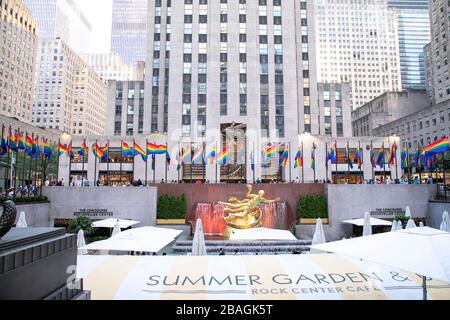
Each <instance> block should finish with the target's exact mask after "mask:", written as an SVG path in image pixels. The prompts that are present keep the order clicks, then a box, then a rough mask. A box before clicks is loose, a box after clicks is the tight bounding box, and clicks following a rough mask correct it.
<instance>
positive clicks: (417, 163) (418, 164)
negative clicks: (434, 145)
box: [414, 145, 423, 169]
mask: <svg viewBox="0 0 450 320" xmlns="http://www.w3.org/2000/svg"><path fill="white" fill-rule="evenodd" d="M414 165H415V166H416V169H419V168H422V166H423V162H422V155H421V152H420V146H419V145H417V147H416V152H414Z"/></svg>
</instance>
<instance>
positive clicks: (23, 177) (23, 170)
mask: <svg viewBox="0 0 450 320" xmlns="http://www.w3.org/2000/svg"><path fill="white" fill-rule="evenodd" d="M27 135H28V132H26V135H25V139H26V136H27ZM22 143H23V146H24V148H26V146H25V143H24V142H23V137H22ZM58 147H59V145H58ZM22 153H23V164H22V189H23V188H24V184H25V159H26V152H25V149H23V150H22ZM58 160H59V156H58ZM58 163H59V161H58ZM58 167H59V166H58ZM56 170H57V171H56V172H57V173H56V176H58V168H56ZM56 181H58V177H56Z"/></svg>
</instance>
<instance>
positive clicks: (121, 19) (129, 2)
mask: <svg viewBox="0 0 450 320" xmlns="http://www.w3.org/2000/svg"><path fill="white" fill-rule="evenodd" d="M177 2H178V1H177ZM154 3H155V4H161V0H155V1H148V0H113V10H112V28H111V53H118V54H119V55H120V56H122V59H123V60H124V61H125V63H127V64H129V65H131V66H135V65H136V63H137V61H145V50H146V40H147V12H148V10H147V5H148V4H151V5H153V4H154ZM160 7H161V5H160Z"/></svg>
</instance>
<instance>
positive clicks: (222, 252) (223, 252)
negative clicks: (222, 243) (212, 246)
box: [219, 248, 225, 256]
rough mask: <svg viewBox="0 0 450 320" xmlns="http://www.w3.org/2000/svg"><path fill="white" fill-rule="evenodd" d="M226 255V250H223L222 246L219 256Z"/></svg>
mask: <svg viewBox="0 0 450 320" xmlns="http://www.w3.org/2000/svg"><path fill="white" fill-rule="evenodd" d="M224 255H225V250H223V248H221V249H220V251H219V256H224Z"/></svg>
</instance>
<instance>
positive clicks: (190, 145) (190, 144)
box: [189, 140, 193, 183]
mask: <svg viewBox="0 0 450 320" xmlns="http://www.w3.org/2000/svg"><path fill="white" fill-rule="evenodd" d="M189 147H190V148H189V152H190V154H191V155H190V159H191V161H190V162H191V170H190V173H191V179H190V180H191V183H192V166H193V164H192V140H191V141H190V142H189Z"/></svg>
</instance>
